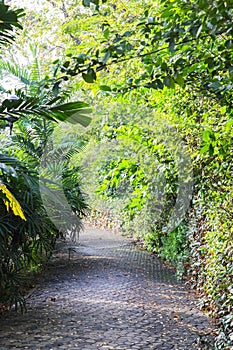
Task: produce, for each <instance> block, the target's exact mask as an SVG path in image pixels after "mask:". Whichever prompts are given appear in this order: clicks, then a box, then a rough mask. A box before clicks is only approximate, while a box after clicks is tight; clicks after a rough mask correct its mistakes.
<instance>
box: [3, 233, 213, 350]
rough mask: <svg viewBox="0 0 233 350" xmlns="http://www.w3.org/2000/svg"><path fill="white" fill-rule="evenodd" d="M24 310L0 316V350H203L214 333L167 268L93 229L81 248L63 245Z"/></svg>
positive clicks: (124, 242)
mask: <svg viewBox="0 0 233 350" xmlns="http://www.w3.org/2000/svg"><path fill="white" fill-rule="evenodd" d="M69 248H70V249H69ZM71 248H72V249H71ZM69 252H70V259H69ZM27 304H28V312H27V313H26V314H24V315H21V314H16V313H15V312H14V311H11V312H10V313H9V314H7V316H6V315H5V317H4V318H3V317H2V316H1V318H0V349H1V350H5V349H33V350H34V349H35V350H37V349H46V350H58V349H63V350H65V349H67V350H68V349H72V350H74V349H78V350H100V349H101V350H103V349H105V350H110V349H116V350H131V349H132V350H139V349H140V350H147V349H156V350H172V349H173V350H175V349H177V350H181V349H183V350H194V349H207V347H206V346H205V345H204V339H205V338H206V335H207V334H208V333H209V332H210V330H211V325H210V322H209V320H208V318H207V316H206V315H205V314H203V313H202V312H201V311H199V310H198V309H197V307H196V306H195V304H196V303H195V298H194V295H193V293H192V292H191V291H189V290H188V289H187V288H186V287H185V285H184V284H182V283H179V282H177V280H176V278H175V275H174V272H173V271H172V270H171V269H169V268H168V267H166V266H164V265H163V264H162V262H161V261H160V260H159V259H157V258H155V257H154V256H152V255H151V254H149V253H147V252H144V251H141V250H139V249H138V248H137V247H135V246H134V245H133V244H131V243H130V242H129V241H127V240H125V239H123V238H122V237H121V236H118V235H114V234H111V233H109V232H108V231H103V230H98V229H92V228H86V229H85V230H84V232H83V233H82V234H81V235H80V242H79V244H76V245H74V244H73V245H71V244H70V245H69V244H65V245H61V247H60V249H59V252H58V253H57V254H55V256H54V257H53V259H52V260H51V262H50V264H49V267H48V272H47V274H46V276H45V277H44V278H43V279H42V281H41V283H40V285H39V286H37V287H36V288H35V290H34V291H33V292H32V293H31V295H30V296H29V297H28V299H27ZM198 339H199V340H198Z"/></svg>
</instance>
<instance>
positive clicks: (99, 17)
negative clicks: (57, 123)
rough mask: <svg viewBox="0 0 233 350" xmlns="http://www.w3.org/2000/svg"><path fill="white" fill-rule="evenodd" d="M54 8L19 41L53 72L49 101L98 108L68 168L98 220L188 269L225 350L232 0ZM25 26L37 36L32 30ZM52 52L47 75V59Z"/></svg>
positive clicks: (36, 17) (228, 334)
mask: <svg viewBox="0 0 233 350" xmlns="http://www.w3.org/2000/svg"><path fill="white" fill-rule="evenodd" d="M60 5H61V3H60V2H59V1H57V2H53V4H52V5H51V2H47V3H46V5H45V6H46V11H43V13H44V15H43V16H41V13H36V11H32V13H29V15H28V16H27V18H26V22H25V23H27V29H25V32H24V34H25V37H24V38H22V37H21V39H20V40H21V41H20V43H21V45H22V47H26V46H27V43H28V41H30V40H33V41H35V42H37V44H38V48H39V54H40V57H43V62H44V63H43V67H44V69H45V71H46V72H47V68H45V67H46V66H53V70H54V72H56V74H55V76H56V78H58V79H57V80H56V79H54V77H53V78H50V79H49V86H50V88H49V89H47V90H46V88H45V86H46V84H47V83H48V79H47V80H46V79H45V81H43V82H42V84H41V90H43V91H45V92H46V91H49V93H50V98H52V97H51V96H53V97H57V96H60V92H61V90H62V89H63V88H64V86H65V87H67V86H69V87H70V89H71V91H72V94H73V97H76V96H77V97H78V100H79V99H80V95H81V96H83V97H84V98H85V101H86V102H90V103H92V104H93V105H94V108H95V115H96V121H95V122H94V123H93V124H92V126H91V128H90V129H89V131H88V132H87V133H86V135H84V136H83V140H84V141H85V142H86V144H85V147H84V151H83V152H82V154H81V155H80V154H78V155H77V154H76V155H75V156H74V158H73V159H74V161H75V162H76V164H78V166H79V165H80V164H81V165H82V166H83V167H84V168H85V169H86V170H85V173H83V178H84V179H85V182H86V183H85V184H84V188H85V189H87V192H89V194H90V199H89V201H90V204H91V205H92V206H93V207H94V209H95V210H96V211H97V212H98V211H100V212H101V211H102V212H103V211H104V212H107V213H109V211H110V212H111V213H110V214H111V215H110V218H111V219H112V218H113V217H115V218H117V220H120V224H121V226H122V228H123V229H124V230H125V231H126V232H127V233H129V234H131V235H133V236H134V237H135V238H136V239H140V241H143V242H144V246H145V247H146V248H147V249H149V250H151V251H153V252H156V253H157V254H160V255H161V256H163V257H164V258H166V259H167V260H168V261H170V262H171V263H173V264H174V265H176V266H177V268H178V273H179V275H181V274H182V273H183V272H185V268H186V267H189V277H190V279H191V282H192V283H193V286H194V287H195V288H196V289H197V290H198V291H199V293H200V295H201V296H202V304H203V307H204V308H205V309H206V310H208V311H210V310H211V311H212V313H213V314H214V315H215V317H216V319H217V320H218V324H219V334H218V336H217V338H216V344H215V348H216V349H230V348H231V346H232V316H231V315H232V305H233V301H232V283H233V281H232V249H233V248H232V217H233V213H232V174H233V169H232V156H233V154H232V149H233V148H232V136H233V134H232V130H233V129H232V125H233V122H232V76H233V75H232V15H233V12H232V11H233V4H232V1H230V0H226V1H221V0H216V1H209V2H208V1H203V0H197V1H194V0H190V1H185V0H166V1H158V2H155V1H141V2H140V1H124V0H123V1H120V2H119V1H116V0H113V1H111V2H109V1H94V0H93V1H92V0H90V1H83V2H82V5H84V6H82V5H81V1H80V2H79V1H74V2H72V3H71V2H69V3H68V2H67V3H65V2H62V6H60ZM49 17H51V18H53V21H50V22H51V24H49V20H48V18H49ZM32 18H33V19H32ZM61 19H62V20H61ZM32 21H37V22H36V23H37V32H35V30H33V29H32V30H28V28H32V27H33V26H32V25H31V24H32ZM60 22H62V23H63V24H62V25H60ZM33 23H34V22H33ZM56 25H57V28H58V29H57V31H56V33H55V32H54V28H55V27H56ZM44 28H47V32H46V33H47V34H46V35H43V33H44ZM31 38H32V39H31ZM44 38H46V40H45V39H44ZM47 38H49V42H48V40H47ZM26 52H28V51H27V50H26ZM58 52H59V55H58V57H56V60H55V62H54V63H53V65H52V62H53V58H52V56H53V55H52V53H58ZM48 53H49V54H48ZM24 55H25V54H24ZM46 57H47V58H46ZM57 58H58V59H57ZM18 75H19V74H18ZM25 78H26V77H25ZM28 86H29V90H31V88H32V86H30V85H28ZM27 93H28V90H27ZM25 95H27V94H26V93H25ZM63 102H64V101H62V103H63ZM46 103H47V102H46V101H45V104H46ZM58 103H60V102H59V101H58ZM114 103H115V104H116V106H117V107H116V108H115V110H114V108H113V105H114ZM126 105H127V107H126ZM122 106H124V107H122ZM132 106H134V108H133V107H132ZM145 106H146V110H145ZM148 110H149V111H148ZM56 112H58V110H56ZM158 121H160V124H158ZM161 125H165V127H164V128H162V127H161ZM168 125H169V127H167V126H168ZM171 129H173V130H174V131H173V132H172V131H171ZM160 134H161V135H162V136H160ZM25 139H26V138H25ZM155 139H156V142H155ZM171 139H172V142H170V143H169V140H171ZM171 144H173V146H174V145H175V147H173V148H172V147H171ZM177 144H179V145H180V147H177V146H176V145H177ZM37 147H38V145H37V144H36V143H35V149H33V153H35V151H36V150H37ZM181 148H183V149H185V148H187V150H188V151H187V154H188V156H189V157H190V158H191V160H192V161H191V164H190V162H187V159H188V156H187V155H186V154H183V157H182V156H180V153H182V152H179V150H180V149H181ZM185 163H186V166H185ZM56 166H57V167H58V168H61V167H60V164H54V168H55V167H56ZM191 167H193V177H194V188H193V196H192V202H191V204H190V209H189V211H188V212H187V214H186V217H185V218H184V220H183V221H181V222H179V223H177V222H175V220H173V219H172V218H173V216H174V213H175V214H177V213H178V214H179V213H180V211H181V212H182V211H184V210H185V208H187V205H186V206H185V205H184V203H185V201H186V203H188V201H189V198H187V199H185V196H183V197H182V201H181V203H180V202H179V200H178V198H179V194H180V192H182V188H183V187H186V186H187V185H188V183H189V182H190V178H191V177H192V173H191V172H189V171H188V168H191ZM182 169H183V170H184V175H183V176H182V171H181V170H182ZM63 171H64V172H66V171H68V172H69V171H71V172H72V171H73V170H72V169H70V168H69V167H68V168H65V169H63ZM70 176H71V178H72V175H71V174H70V175H69V176H68V179H69V178H70ZM185 177H187V181H186V180H185ZM71 180H72V181H74V183H76V179H71ZM189 191H190V187H189ZM189 191H188V192H189ZM71 192H72V191H71ZM71 192H69V190H67V195H68V196H69V195H70V194H71ZM184 193H185V192H184ZM71 203H72V199H71ZM174 208H176V210H175V211H174ZM181 216H182V215H181ZM178 217H179V215H178ZM172 220H173V222H172V225H173V226H172V227H170V228H169V227H167V223H168V222H169V221H172ZM186 258H187V261H186Z"/></svg>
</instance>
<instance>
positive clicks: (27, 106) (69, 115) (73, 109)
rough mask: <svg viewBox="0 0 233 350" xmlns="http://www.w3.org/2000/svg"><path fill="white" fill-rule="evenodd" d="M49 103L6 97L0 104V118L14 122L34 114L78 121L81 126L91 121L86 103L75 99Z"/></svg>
mask: <svg viewBox="0 0 233 350" xmlns="http://www.w3.org/2000/svg"><path fill="white" fill-rule="evenodd" d="M50 103H51V102H49V103H48V104H45V105H40V100H39V99H38V98H32V97H29V98H25V99H22V98H21V99H18V100H12V99H6V100H4V101H3V102H2V104H1V105H0V120H6V121H9V122H12V123H14V122H15V121H17V120H18V119H19V118H20V117H23V116H26V115H34V116H38V117H44V118H46V119H49V120H53V121H63V122H64V121H68V122H71V123H80V124H81V125H83V126H88V125H89V123H90V122H91V118H90V117H88V116H87V114H89V113H90V112H91V109H90V108H89V107H88V104H87V103H84V102H80V101H77V102H69V103H65V104H59V105H55V106H51V105H50Z"/></svg>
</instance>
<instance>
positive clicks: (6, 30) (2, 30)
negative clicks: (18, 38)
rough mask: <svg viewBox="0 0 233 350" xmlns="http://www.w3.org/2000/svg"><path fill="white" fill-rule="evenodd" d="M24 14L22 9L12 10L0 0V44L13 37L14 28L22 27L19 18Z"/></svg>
mask: <svg viewBox="0 0 233 350" xmlns="http://www.w3.org/2000/svg"><path fill="white" fill-rule="evenodd" d="M22 16H24V11H23V10H22V9H18V10H12V9H10V7H9V6H8V5H5V4H4V2H3V1H2V2H1V3H0V46H4V45H6V44H9V43H11V42H12V41H13V40H14V39H15V29H22V26H21V24H20V23H19V19H20V18H21V17H22Z"/></svg>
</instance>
